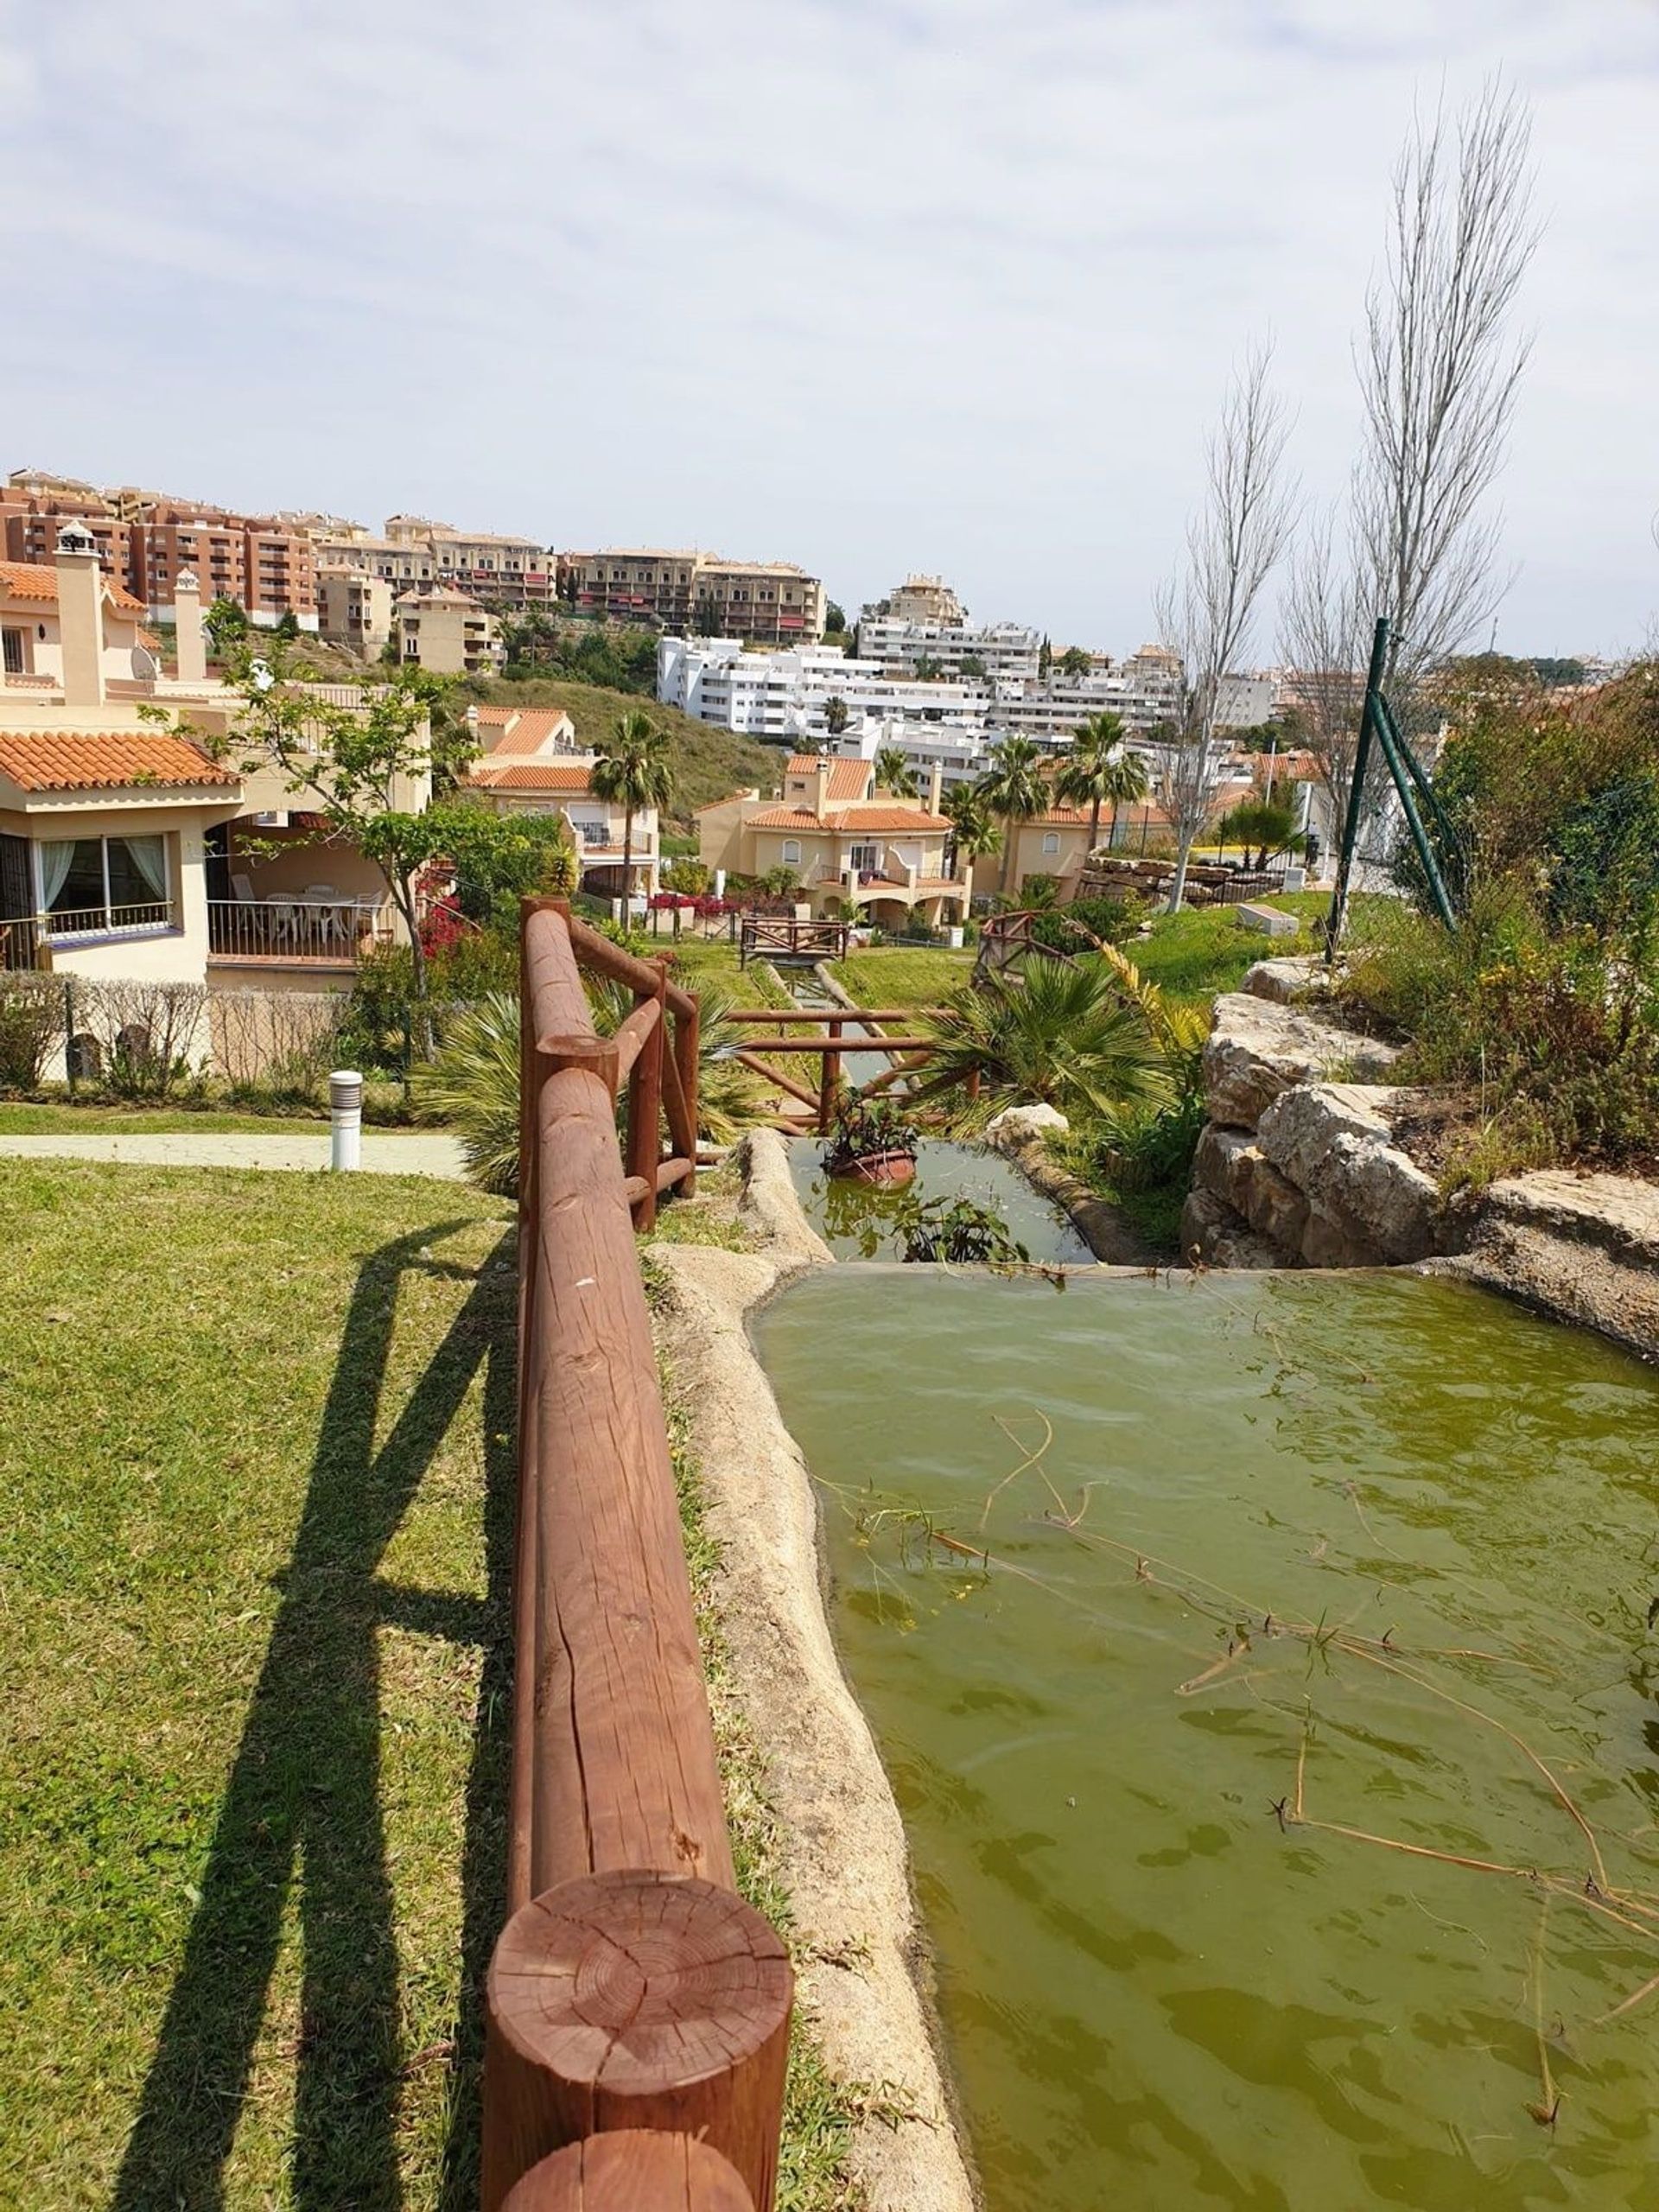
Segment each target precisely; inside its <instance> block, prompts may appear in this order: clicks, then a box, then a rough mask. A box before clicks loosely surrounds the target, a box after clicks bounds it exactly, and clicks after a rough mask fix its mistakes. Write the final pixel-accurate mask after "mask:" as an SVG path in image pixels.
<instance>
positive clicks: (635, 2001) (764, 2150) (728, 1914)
mask: <svg viewBox="0 0 1659 2212" xmlns="http://www.w3.org/2000/svg"><path fill="white" fill-rule="evenodd" d="M792 1993H793V1976H792V1974H791V1969H790V1964H789V1960H788V1957H787V1955H785V1950H784V1947H783V1944H782V1942H781V1941H780V1940H779V1937H778V1936H777V1935H776V1934H774V1932H773V1930H772V1929H771V1927H770V1926H768V1924H767V1923H766V1921H765V1920H764V1919H763V1918H762V1916H760V1914H759V1913H758V1912H756V1911H755V1910H754V1908H753V1906H752V1905H748V1904H744V1902H743V1900H742V1899H741V1897H736V1896H734V1894H733V1893H732V1892H731V1891H728V1890H723V1889H717V1888H716V1887H715V1885H714V1884H713V1883H711V1882H704V1881H699V1880H696V1879H695V1878H692V1879H687V1878H682V1877H679V1876H676V1875H672V1874H665V1873H650V1872H615V1873H610V1874H600V1875H593V1876H588V1877H586V1878H582V1879H581V1880H577V1881H573V1882H566V1883H564V1884H563V1885H560V1886H559V1887H557V1888H556V1889H554V1890H551V1891H548V1892H547V1893H546V1894H544V1895H543V1896H540V1897H535V1898H533V1899H532V1900H531V1903H530V1904H527V1905H525V1906H524V1907H523V1909H522V1910H519V1911H518V1912H516V1913H515V1914H514V1915H513V1916H512V1919H511V1920H510V1921H509V1922H508V1923H507V1924H506V1926H505V1928H504V1929H502V1931H501V1935H500V1938H499V1941H498V1942H497V1944H496V1947H495V1955H494V1957H493V1959H492V1960H491V1962H490V1970H489V1976H488V1981H487V1985H486V2005H487V2012H488V2022H489V2038H490V2040H489V2051H488V2057H487V2062H486V2063H487V2064H488V2067H489V2069H490V2089H491V2094H492V2100H493V2105H492V2113H493V2120H494V2122H495V2128H494V2133H493V2139H490V2140H489V2141H488V2142H487V2143H486V2164H485V2170H484V2175H483V2188H482V2192H481V2201H482V2206H483V2212H497V2208H498V2207H499V2206H500V2205H501V2204H502V2202H504V2200H505V2198H506V2196H507V2193H508V2191H509V2190H511V2189H512V2187H513V2185H514V2184H515V2183H518V2181H519V2180H520V2179H521V2178H522V2177H524V2175H525V2174H527V2173H529V2172H530V2171H531V2170H532V2169H533V2168H534V2167H535V2166H536V2165H537V2163H538V2161H540V2160H542V2159H543V2158H547V2157H549V2156H550V2154H551V2153H553V2152H558V2151H561V2150H563V2149H565V2148H566V2147H567V2146H569V2145H575V2144H580V2143H582V2142H583V2141H584V2140H585V2139H587V2138H588V2137H589V2136H593V2135H599V2134H608V2133H612V2132H613V2131H618V2130H626V2129H636V2128H645V2129H653V2128H654V2129H656V2130H658V2131H659V2132H661V2133H664V2134H666V2135H672V2134H674V2133H683V2134H686V2135H693V2136H696V2137H698V2138H699V2139H701V2140H702V2141H703V2142H704V2143H706V2144H708V2145H709V2147H710V2148H711V2149H713V2150H715V2151H716V2152H719V2153H720V2155H721V2157H722V2158H725V2159H727V2160H728V2161H729V2163H730V2164H731V2165H732V2166H733V2167H734V2169H735V2171H736V2172H737V2174H738V2176H739V2177H741V2181H742V2183H743V2185H744V2187H745V2188H746V2189H747V2190H748V2193H749V2195H750V2196H751V2197H752V2198H753V2201H754V2204H755V2206H756V2207H757V2208H759V2212H771V2207H772V2196H773V2193H774V2190H775V2189H776V2186H777V2179H778V2146H779V2123H780V2120H781V2116H782V2113H783V2098H784V2071H785V2065H786V2063H787V2059H788V2048H789V2013H790V2005H791V1998H792ZM653 2201H654V2200H652V2199H650V2198H644V2197H641V2198H637V2199H635V2200H634V2202H635V2203H636V2204H637V2205H638V2206H639V2212H645V2206H646V2205H648V2204H650V2203H652V2202H653ZM667 2201H668V2202H673V2200H672V2199H669V2200H667ZM740 2202H741V2200H740ZM619 2212H620V2208H619Z"/></svg>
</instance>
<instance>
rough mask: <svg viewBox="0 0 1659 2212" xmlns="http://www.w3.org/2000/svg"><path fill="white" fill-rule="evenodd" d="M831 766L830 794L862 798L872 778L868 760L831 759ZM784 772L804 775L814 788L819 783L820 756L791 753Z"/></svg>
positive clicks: (838, 797)
mask: <svg viewBox="0 0 1659 2212" xmlns="http://www.w3.org/2000/svg"><path fill="white" fill-rule="evenodd" d="M784 772H785V775H787V776H797V777H804V778H805V779H806V780H807V781H808V782H809V783H810V784H811V785H812V786H813V787H814V789H816V788H817V773H818V756H817V753H791V756H790V758H789V760H788V762H787V764H786V765H785V770H784ZM869 780H870V764H869V762H868V760H831V761H830V762H829V796H830V798H833V799H861V798H863V796H864V793H865V790H866V788H867V787H868V784H869Z"/></svg>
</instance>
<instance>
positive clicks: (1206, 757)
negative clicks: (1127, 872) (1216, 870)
mask: <svg viewBox="0 0 1659 2212" xmlns="http://www.w3.org/2000/svg"><path fill="white" fill-rule="evenodd" d="M1272 364H1273V353H1272V349H1271V347H1270V346H1257V347H1255V348H1253V349H1252V351H1251V352H1250V353H1249V354H1248V355H1247V356H1246V358H1245V360H1244V364H1243V367H1242V369H1240V371H1239V372H1238V373H1237V375H1236V377H1235V378H1234V380H1233V384H1232V386H1231V388H1230V391H1229V392H1228V395H1227V397H1226V399H1225V401H1224V404H1223V406H1222V410H1221V419H1220V421H1219V422H1218V423H1217V426H1216V429H1215V430H1214V432H1213V433H1212V434H1211V439H1210V443H1209V448H1208V454H1207V470H1206V474H1207V484H1206V489H1205V499H1204V504H1203V505H1202V506H1201V507H1200V508H1199V509H1198V512H1197V513H1196V514H1194V515H1193V517H1192V519H1191V521H1190V522H1189V523H1188V524H1187V530H1186V558H1185V562H1184V563H1183V564H1182V566H1181V568H1180V569H1179V572H1178V573H1177V575H1175V576H1174V577H1173V578H1172V579H1171V581H1170V582H1168V583H1166V585H1165V586H1164V587H1163V588H1162V589H1161V590H1160V592H1159V593H1158V594H1157V597H1156V599H1155V600H1154V617H1155V619H1156V622H1157V627H1158V635H1159V639H1160V642H1161V643H1162V644H1163V645H1165V646H1166V648H1167V649H1168V650H1169V651H1170V652H1173V653H1175V654H1177V655H1178V656H1179V659H1180V663H1181V688H1180V695H1179V708H1178V711H1177V713H1176V715H1175V717H1174V719H1173V721H1172V723H1171V724H1170V725H1169V726H1168V727H1167V728H1166V729H1165V730H1164V731H1163V733H1162V734H1161V735H1160V739H1159V741H1157V743H1156V747H1155V752H1154V761H1155V767H1154V783H1155V785H1156V789H1157V792H1158V798H1159V803H1160V805H1161V806H1162V807H1163V809H1164V811H1165V812H1166V814H1167V815H1168V817H1169V819H1170V823H1171V825H1172V827H1173V829H1174V832H1175V840H1176V850H1177V855H1178V857H1177V861H1176V868H1175V880H1174V882H1173V884H1172V886H1171V887H1170V893H1169V912H1171V913H1172V914H1178V913H1179V912H1180V910H1181V902H1182V900H1183V899H1185V896H1186V872H1187V868H1188V864H1189V862H1190V861H1191V860H1192V847H1193V845H1194V844H1195V842H1197V840H1198V835H1199V833H1200V831H1201V830H1202V829H1204V827H1205V823H1207V821H1208V820H1209V818H1210V814H1211V809H1212V807H1213V804H1214V801H1215V791H1216V760H1215V751H1216V745H1215V735H1216V716H1217V709H1218V706H1219V703H1220V699H1221V685H1222V679H1223V677H1225V676H1226V675H1227V674H1228V672H1229V671H1230V670H1232V669H1235V668H1236V666H1237V665H1238V663H1239V660H1240V658H1242V655H1243V649H1244V646H1245V645H1246V643H1247V641H1248V639H1249V633H1250V625H1251V620H1252V618H1253V616H1254V614H1255V606H1256V601H1258V600H1259V599H1260V597H1261V595H1262V587H1263V585H1264V584H1265V583H1266V582H1267V580H1268V576H1269V575H1271V574H1272V572H1273V569H1274V565H1275V563H1277V561H1278V559H1279V556H1280V555H1281V553H1282V552H1283V550H1284V549H1285V543H1286V540H1287V537H1288V536H1289V534H1290V527H1291V520H1292V516H1293V512H1294V507H1295V501H1296V493H1295V487H1294V485H1293V484H1291V483H1290V482H1288V481H1287V479H1286V475H1285V467H1284V459H1285V442H1286V439H1287V435H1288V425H1287V422H1286V419H1285V411H1284V408H1283V405H1282V404H1281V401H1280V400H1279V399H1278V397H1276V395H1275V394H1274V391H1273V389H1272V387H1271V385H1269V383H1268V372H1269V370H1270V369H1271V367H1272Z"/></svg>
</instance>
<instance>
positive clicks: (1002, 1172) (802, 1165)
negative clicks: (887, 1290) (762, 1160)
mask: <svg viewBox="0 0 1659 2212" xmlns="http://www.w3.org/2000/svg"><path fill="white" fill-rule="evenodd" d="M822 1155H823V1141H822V1140H821V1139H819V1138H817V1137H796V1138H794V1139H793V1140H792V1141H791V1144H790V1147H789V1172H790V1174H791V1177H792V1179H793V1180H794V1184H795V1190H796V1193H797V1195H798V1198H800V1201H801V1205H802V1207H803V1209H804V1211H805V1213H806V1217H807V1218H808V1220H809V1221H810V1223H811V1224H812V1226H813V1227H814V1228H815V1229H816V1230H817V1232H818V1234H819V1236H822V1237H823V1240H824V1242H825V1243H827V1244H828V1245H829V1249H830V1250H831V1251H832V1252H833V1253H834V1254H835V1255H836V1258H837V1259H841V1260H856V1259H860V1258H862V1259H867V1260H868V1259H892V1258H893V1257H894V1256H896V1255H895V1254H894V1252H893V1243H892V1237H891V1233H890V1231H891V1224H892V1221H893V1215H894V1213H895V1212H896V1211H897V1210H898V1208H899V1206H900V1205H902V1204H903V1202H904V1200H905V1198H906V1197H907V1196H910V1195H912V1194H913V1195H914V1196H915V1197H917V1198H923V1199H927V1198H972V1199H973V1200H974V1201H975V1202H976V1204H977V1205H982V1206H984V1207H986V1208H987V1209H988V1211H990V1212H992V1213H994V1214H995V1216H996V1217H997V1219H998V1220H999V1221H1000V1222H1001V1224H1002V1225H1003V1227H1004V1228H1005V1229H1006V1230H1007V1232H1008V1234H1009V1236H1012V1237H1013V1238H1014V1241H1015V1243H1019V1244H1023V1245H1024V1247H1025V1248H1026V1251H1027V1254H1028V1255H1029V1256H1030V1258H1031V1260H1032V1261H1033V1264H1040V1265H1046V1266H1049V1267H1054V1266H1058V1265H1059V1264H1061V1263H1062V1262H1070V1263H1071V1264H1074V1265H1077V1266H1092V1265H1093V1263H1094V1256H1095V1255H1094V1254H1093V1253H1092V1252H1091V1251H1090V1249H1089V1246H1088V1244H1087V1243H1085V1241H1084V1238H1083V1237H1082V1236H1079V1235H1078V1233H1077V1229H1076V1228H1075V1227H1074V1225H1073V1224H1072V1222H1071V1217H1070V1216H1069V1215H1067V1214H1065V1212H1063V1211H1061V1209H1060V1208H1059V1207H1058V1206H1054V1205H1050V1204H1049V1202H1048V1200H1047V1199H1046V1198H1043V1197H1041V1196H1040V1195H1039V1193H1038V1192H1036V1191H1034V1190H1033V1188H1032V1186H1031V1185H1030V1184H1029V1183H1028V1182H1027V1180H1026V1179H1025V1177H1024V1176H1023V1175H1022V1174H1021V1173H1020V1171H1019V1169H1018V1168H1017V1167H1015V1166H1012V1165H1011V1164H1010V1162H1009V1161H1007V1160H1005V1159H1003V1157H1002V1156H1001V1154H1000V1153H995V1152H988V1151H983V1150H982V1149H980V1148H979V1147H976V1146H974V1145H965V1144H945V1143H942V1142H938V1141H935V1140H933V1139H931V1138H928V1139H925V1140H924V1141H923V1142H922V1144H921V1145H920V1146H919V1147H918V1151H917V1154H916V1175H915V1179H914V1180H913V1181H912V1183H911V1185H909V1187H908V1190H907V1191H904V1192H901V1191H891V1190H880V1189H878V1188H876V1187H874V1185H871V1184H868V1183H855V1182H852V1181H845V1180H842V1179H837V1178H835V1177H832V1176H829V1175H826V1174H825V1173H824V1172H823V1168H822V1167H821V1166H819V1164H818V1163H819V1160H820V1159H821V1158H822Z"/></svg>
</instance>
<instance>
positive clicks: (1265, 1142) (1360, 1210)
mask: <svg viewBox="0 0 1659 2212" xmlns="http://www.w3.org/2000/svg"><path fill="white" fill-rule="evenodd" d="M1399 1096H1400V1093H1399V1092H1398V1091H1395V1090H1387V1089H1384V1088H1381V1087H1377V1086H1371V1085H1366V1084H1351V1083H1336V1084H1297V1085H1295V1086H1294V1087H1293V1088H1291V1089H1290V1090H1283V1091H1281V1093H1280V1094H1279V1096H1277V1097H1276V1098H1275V1099H1274V1101H1273V1102H1272V1103H1271V1104H1270V1105H1268V1106H1267V1107H1266V1108H1265V1109H1263V1111H1262V1117H1261V1120H1260V1121H1259V1122H1258V1123H1257V1125H1256V1131H1255V1141H1256V1143H1257V1145H1258V1146H1259V1147H1260V1148H1261V1151H1262V1156H1263V1158H1264V1160H1265V1161H1266V1162H1267V1163H1268V1166H1271V1167H1272V1168H1273V1169H1274V1170H1276V1171H1277V1173H1279V1175H1280V1176H1281V1177H1282V1178H1283V1179H1285V1180H1286V1181H1287V1183H1289V1184H1291V1185H1294V1187H1295V1189H1296V1190H1297V1191H1298V1192H1300V1194H1301V1196H1302V1198H1304V1199H1305V1200H1306V1205H1307V1215H1306V1221H1305V1223H1304V1225H1303V1229H1302V1233H1301V1236H1300V1251H1301V1255H1302V1257H1303V1258H1304V1259H1305V1260H1306V1262H1307V1263H1308V1265H1309V1266H1310V1267H1324V1268H1331V1267H1374V1266H1376V1265H1377V1264H1379V1263H1380V1262H1402V1261H1408V1260H1422V1259H1427V1257H1428V1256H1429V1255H1430V1254H1431V1253H1433V1252H1437V1251H1439V1250H1440V1249H1442V1245H1441V1230H1440V1189H1439V1185H1437V1184H1436V1182H1435V1180H1434V1179H1433V1176H1432V1175H1429V1174H1427V1173H1425V1172H1424V1171H1423V1169H1422V1168H1421V1167H1419V1166H1417V1165H1416V1163H1415V1161H1414V1160H1410V1159H1408V1157H1407V1155H1406V1154H1404V1153H1403V1152H1402V1151H1401V1150H1400V1148H1399V1147H1398V1146H1397V1145H1396V1144H1395V1141H1394V1134H1393V1131H1392V1129H1391V1128H1390V1127H1389V1121H1388V1117H1387V1114H1386V1111H1385V1109H1387V1108H1388V1107H1389V1105H1390V1104H1392V1103H1394V1102H1395V1100H1396V1099H1397V1098H1398V1097H1399Z"/></svg>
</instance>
